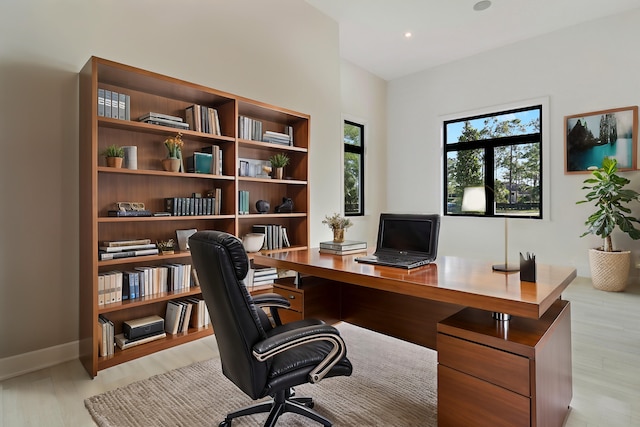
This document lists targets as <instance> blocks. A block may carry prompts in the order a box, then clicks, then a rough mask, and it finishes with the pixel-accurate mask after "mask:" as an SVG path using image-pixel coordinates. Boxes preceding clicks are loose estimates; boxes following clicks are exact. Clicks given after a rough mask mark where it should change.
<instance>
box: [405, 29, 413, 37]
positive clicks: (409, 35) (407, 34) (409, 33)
mask: <svg viewBox="0 0 640 427" xmlns="http://www.w3.org/2000/svg"><path fill="white" fill-rule="evenodd" d="M412 35H413V34H411V31H407V32H406V33H404V37H405V38H407V39H410V38H411V36H412Z"/></svg>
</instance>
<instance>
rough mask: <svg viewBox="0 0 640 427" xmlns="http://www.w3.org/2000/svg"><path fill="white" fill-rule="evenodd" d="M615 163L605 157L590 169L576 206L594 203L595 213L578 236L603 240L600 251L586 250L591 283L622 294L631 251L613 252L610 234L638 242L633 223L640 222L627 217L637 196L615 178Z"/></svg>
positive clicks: (638, 233) (637, 232)
mask: <svg viewBox="0 0 640 427" xmlns="http://www.w3.org/2000/svg"><path fill="white" fill-rule="evenodd" d="M617 165H618V162H617V160H615V159H611V158H608V157H605V158H604V159H603V160H602V167H600V168H595V167H594V168H590V170H592V174H591V177H590V178H588V179H586V180H585V181H584V184H585V185H584V186H583V187H582V189H583V190H588V193H587V195H586V196H585V200H580V201H578V202H576V203H577V204H581V203H587V202H595V206H596V209H597V210H596V211H595V212H594V213H592V214H591V215H590V216H589V218H588V219H587V220H586V221H585V225H586V226H587V231H585V232H584V233H583V234H582V235H581V236H580V237H583V236H586V235H588V234H594V235H596V236H599V237H601V238H602V239H604V245H603V246H602V247H600V248H596V249H590V250H589V265H590V268H591V280H592V282H593V286H594V287H595V288H596V289H601V290H605V291H616V292H619V291H623V290H624V288H625V287H626V285H627V279H628V276H629V268H630V266H631V252H630V251H621V250H614V247H613V241H612V238H611V234H612V233H613V231H614V230H615V229H616V228H617V229H619V230H620V231H622V232H623V233H626V234H628V235H629V237H631V238H632V239H634V240H637V239H640V230H638V229H637V228H636V227H635V225H634V224H633V223H634V222H637V223H640V220H638V219H636V218H635V217H633V216H631V215H629V214H630V213H631V209H629V208H628V207H627V206H626V205H627V204H629V203H630V202H633V201H640V194H639V193H638V192H636V191H634V190H631V189H628V188H625V187H626V185H627V184H629V183H630V182H631V181H629V180H628V179H627V178H623V177H621V176H618V175H617V174H616V172H617V171H618V166H617Z"/></svg>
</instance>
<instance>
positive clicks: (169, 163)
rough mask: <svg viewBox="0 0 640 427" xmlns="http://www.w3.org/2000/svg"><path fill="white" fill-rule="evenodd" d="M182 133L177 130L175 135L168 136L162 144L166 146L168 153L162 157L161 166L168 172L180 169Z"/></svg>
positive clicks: (182, 143)
mask: <svg viewBox="0 0 640 427" xmlns="http://www.w3.org/2000/svg"><path fill="white" fill-rule="evenodd" d="M183 145H184V141H182V133H180V132H178V134H177V135H176V136H170V137H169V138H167V139H165V140H164V146H165V147H167V150H168V154H167V158H166V159H162V167H163V168H164V170H166V171H169V172H178V171H180V165H181V164H182V146H183Z"/></svg>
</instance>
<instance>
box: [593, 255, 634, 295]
mask: <svg viewBox="0 0 640 427" xmlns="http://www.w3.org/2000/svg"><path fill="white" fill-rule="evenodd" d="M589 265H590V266H591V281H592V282H593V287H594V288H596V289H600V290H602V291H609V292H621V291H624V288H625V287H626V286H627V279H628V278H629V268H630V267H631V251H619V252H604V251H600V250H597V249H589Z"/></svg>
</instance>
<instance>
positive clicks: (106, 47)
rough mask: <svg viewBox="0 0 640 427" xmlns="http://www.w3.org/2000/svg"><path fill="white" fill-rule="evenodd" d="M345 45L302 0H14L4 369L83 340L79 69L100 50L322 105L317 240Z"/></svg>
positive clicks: (5, 72)
mask: <svg viewBox="0 0 640 427" xmlns="http://www.w3.org/2000/svg"><path fill="white" fill-rule="evenodd" d="M116 22H117V25H116V24H115V23H116ZM338 46H339V44H338V26H337V24H336V23H335V22H334V21H333V20H331V19H329V18H327V17H326V16H325V15H323V14H321V13H320V12H318V11H317V10H316V9H314V8H312V7H311V6H309V5H307V4H306V3H305V2H301V1H299V0H270V1H268V2H265V1H261V0H234V1H228V0H208V1H206V2H204V1H195V0H187V1H181V2H176V1H171V0H154V1H151V0H141V1H133V2H132V1H127V0H110V1H99V0H83V1H78V0H59V1H55V2H52V1H47V0H31V1H28V2H26V1H18V0H9V1H5V2H3V5H2V13H1V14H0V130H1V133H2V138H0V144H2V152H3V157H4V159H5V163H4V166H3V168H2V169H0V199H1V200H3V202H2V209H0V224H1V225H0V343H2V344H0V375H1V374H2V366H3V365H2V363H1V362H3V358H4V360H5V361H7V359H8V358H9V356H14V355H20V354H23V353H27V352H34V351H38V350H41V349H46V348H54V347H56V346H60V345H65V344H67V343H73V342H74V341H75V340H77V338H78V303H77V301H78V287H79V286H80V285H81V284H79V283H78V212H77V211H78V143H79V141H78V78H77V73H78V71H79V70H80V69H81V67H82V66H83V65H84V64H85V62H86V61H87V60H88V59H89V57H90V56H91V55H96V56H100V57H103V58H106V59H110V60H114V61H118V62H122V63H125V64H129V65H133V66H136V67H140V68H143V69H148V70H151V71H154V72H158V73H162V74H166V75H169V76H172V77H177V78H180V79H183V80H187V81H192V82H195V83H199V84H202V85H205V86H210V87H214V88H216V89H220V90H223V91H227V92H230V93H234V94H237V95H241V96H246V97H248V98H251V99H255V100H258V101H263V102H266V103H269V104H274V105H278V106H282V107H285V108H289V109H292V110H297V111H301V112H304V113H308V114H310V115H311V148H310V150H311V164H310V181H311V182H312V183H313V185H312V186H311V200H312V205H311V228H312V230H311V238H312V242H318V241H319V239H320V236H321V235H322V237H326V236H325V235H326V231H325V229H324V228H325V227H324V226H323V225H322V224H321V220H322V217H323V215H324V214H325V213H326V206H340V199H339V195H338V194H336V189H339V188H340V185H341V184H340V183H341V180H340V176H339V175H338V174H335V173H327V167H326V165H327V164H331V165H335V164H336V161H337V156H338V155H339V151H338V153H336V150H335V147H337V146H338V145H339V144H340V141H341V127H340V117H341V108H340V58H339V47H338ZM327 147H329V148H328V149H327ZM35 359H37V357H36V358H35ZM16 361H17V360H16V358H12V360H11V361H10V362H11V363H13V362H16ZM34 363H37V362H34ZM9 364H10V363H8V362H7V363H6V364H5V365H9Z"/></svg>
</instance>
